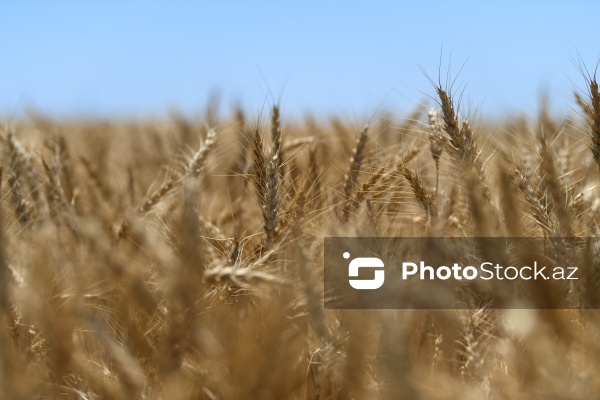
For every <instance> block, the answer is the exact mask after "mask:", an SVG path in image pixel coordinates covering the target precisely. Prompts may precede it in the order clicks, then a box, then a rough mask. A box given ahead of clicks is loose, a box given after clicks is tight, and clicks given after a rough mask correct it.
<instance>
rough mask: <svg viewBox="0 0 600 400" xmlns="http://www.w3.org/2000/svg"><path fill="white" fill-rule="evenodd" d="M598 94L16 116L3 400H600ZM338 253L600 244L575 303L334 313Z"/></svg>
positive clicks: (0, 133)
mask: <svg viewBox="0 0 600 400" xmlns="http://www.w3.org/2000/svg"><path fill="white" fill-rule="evenodd" d="M584 77H586V78H587V79H586V80H585V84H586V86H585V90H583V91H580V92H578V93H577V94H576V95H575V98H574V102H573V103H574V104H573V110H574V112H573V113H572V115H571V116H570V117H566V118H565V117H556V116H554V115H552V113H551V112H550V111H549V108H548V106H547V104H545V103H542V104H541V105H540V112H539V115H537V116H533V117H526V116H522V117H519V116H507V117H506V118H504V119H495V120H491V119H490V120H486V119H485V118H479V117H478V116H477V115H468V113H467V114H463V112H464V111H465V110H463V109H461V104H460V101H459V97H458V96H457V95H456V94H455V93H453V91H452V88H451V87H448V86H443V85H439V84H434V87H433V90H430V92H431V93H430V94H431V96H432V98H431V101H430V102H429V104H428V106H418V107H416V108H415V109H414V110H412V111H410V112H408V113H405V114H401V115H392V114H381V115H379V116H377V117H374V118H372V119H371V120H370V121H365V122H368V124H366V125H364V126H356V125H355V124H350V123H347V122H345V121H344V120H343V119H339V118H330V119H324V118H321V119H318V118H310V117H307V118H305V119H304V120H295V121H293V120H290V121H287V120H286V118H285V110H281V115H280V110H279V108H278V107H277V106H273V107H272V108H271V109H269V110H263V111H262V112H261V113H259V114H247V113H245V112H244V111H242V110H233V112H232V113H231V114H230V115H228V116H227V117H219V116H217V115H216V114H209V115H207V116H206V118H205V119H203V120H192V119H190V118H186V117H184V116H181V115H178V114H173V115H172V116H171V118H163V119H156V120H147V121H141V122H140V121H138V122H126V121H110V120H96V121H93V120H80V121H68V120H54V119H52V118H50V117H46V116H44V115H43V114H38V113H31V114H30V115H29V117H28V118H24V119H20V120H11V121H5V122H4V123H3V124H2V127H1V130H0V151H1V152H2V164H1V167H2V169H1V175H0V176H1V181H0V195H1V197H0V199H1V216H0V222H1V223H0V227H1V230H2V232H3V235H1V237H2V243H1V246H0V248H1V254H0V271H1V274H0V277H1V279H0V282H1V289H0V294H1V297H0V318H1V319H2V324H1V325H0V327H1V329H0V347H1V349H2V350H1V351H0V369H1V371H2V372H1V373H0V379H1V380H2V381H1V382H0V393H1V395H0V398H3V399H33V398H65V399H71V398H72V399H136V398H140V399H323V400H324V399H408V400H414V399H594V398H600V379H599V378H598V377H599V376H600V339H599V337H600V315H599V314H598V313H597V311H596V310H594V309H589V308H590V307H589V304H596V303H595V301H597V299H598V296H599V293H600V292H599V291H600V260H599V259H598V258H597V254H596V251H595V247H594V243H595V241H594V240H593V238H595V237H597V236H598V235H599V234H600V232H599V226H598V221H600V215H599V213H600V200H599V196H598V194H599V193H600V189H599V188H598V182H600V174H599V167H598V165H599V164H600V94H599V92H598V85H597V83H596V80H595V77H594V76H593V75H590V74H585V75H584ZM249 115H251V116H249ZM330 236H406V237H427V236H432V237H440V236H447V237H486V236H491V237H505V236H506V237H509V236H510V237H547V238H590V239H588V241H587V244H588V245H587V246H584V247H583V248H575V247H569V246H570V245H569V243H570V242H568V241H565V242H564V245H565V246H567V247H566V249H567V250H566V251H573V252H575V251H581V252H583V253H585V254H587V255H588V257H587V258H585V263H582V265H581V267H582V268H583V269H584V271H585V273H586V277H587V281H586V285H585V288H586V290H585V291H583V292H581V293H572V290H570V289H569V287H560V288H558V289H557V291H556V293H546V294H545V295H547V296H550V297H552V296H557V297H563V296H566V297H569V296H570V297H569V298H571V297H572V298H573V299H577V300H573V301H577V303H576V304H573V306H572V307H571V309H560V310H552V309H544V310H541V309H521V310H519V309H510V308H509V309H492V308H489V307H485V306H482V307H479V308H473V309H464V310H415V309H407V310H334V309H326V308H324V307H323V301H324V298H325V297H326V296H327V294H326V293H323V238H324V237H330ZM573 246H574V245H573ZM474 251H475V250H474ZM585 254H584V255H585ZM549 257H550V258H552V257H555V258H556V257H558V256H557V255H556V254H554V253H553V254H550V255H549ZM557 262H558V261H557ZM540 295H542V294H540ZM423 296H427V293H423ZM586 305H588V306H587V307H586Z"/></svg>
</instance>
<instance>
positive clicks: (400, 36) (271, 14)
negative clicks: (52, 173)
mask: <svg viewBox="0 0 600 400" xmlns="http://www.w3.org/2000/svg"><path fill="white" fill-rule="evenodd" d="M599 11H600V3H598V2H594V1H579V2H568V3H567V2H552V1H544V2H536V1H504V2H477V3H476V2H467V1H452V2H448V1H419V2H416V1H414V2H405V1H395V2H392V1H389V2H385V1H374V2H368V3H367V2H358V1H343V2H342V1H331V2H327V3H326V4H324V2H317V1H303V2H294V3H290V2H266V1H252V2H242V1H238V2H233V1H220V2H183V1H181V2H177V3H175V2H158V1H156V2H154V1H152V2H148V1H144V2H142V1H127V2H116V1H114V2H110V1H106V2H95V3H94V4H92V3H91V2H80V3H78V2H72V1H53V2H41V1H39V2H34V1H31V2H16V1H13V2H8V1H4V2H2V3H0V15H1V16H2V19H1V21H2V22H1V23H0V54H1V57H0V115H1V116H3V117H9V118H10V117H15V116H18V115H20V114H21V113H23V112H24V111H25V110H28V109H34V110H38V111H40V112H43V113H47V114H49V115H52V116H56V117H68V116H111V117H116V116H127V117H140V118H143V117H145V116H148V115H157V114H159V115H160V114H161V113H165V112H167V111H168V110H173V109H177V110H179V111H180V112H182V113H184V114H194V113H197V112H201V111H202V110H203V109H204V108H205V107H206V104H207V103H208V102H209V99H211V98H212V99H213V101H214V102H215V103H216V102H217V100H218V102H219V103H220V104H221V105H222V107H223V108H224V109H229V108H230V107H231V106H234V105H241V106H242V107H243V108H244V109H246V110H247V111H248V112H251V113H257V112H259V111H260V110H261V109H262V108H263V107H265V109H266V110H268V109H269V107H270V105H272V104H273V102H280V104H281V107H282V111H283V112H284V113H285V114H286V115H288V116H302V115H303V114H304V113H307V112H310V113H312V114H315V115H322V116H327V115H330V114H337V115H341V116H346V117H348V118H349V119H354V118H362V117H363V116H369V115H373V114H375V113H378V112H382V111H385V112H388V111H391V112H396V111H406V110H409V109H411V108H413V107H414V106H416V105H417V104H418V103H419V102H422V101H426V100H427V95H430V96H433V95H434V94H435V92H434V91H433V88H432V86H431V84H430V83H429V82H428V80H427V78H426V76H425V74H424V72H423V71H425V72H426V73H427V74H429V75H430V76H431V77H432V78H433V79H434V80H435V81H437V79H438V73H439V71H441V79H442V82H445V81H446V76H447V73H448V72H449V76H450V77H451V79H454V78H456V83H455V86H454V88H455V92H456V93H460V91H462V90H464V97H463V105H464V106H463V107H465V106H466V107H468V108H469V109H471V110H472V111H477V112H478V113H479V114H480V115H484V116H489V115H492V116H493V115H505V114H506V113H517V112H522V113H535V112H536V110H537V108H538V104H539V98H540V96H541V95H542V94H544V93H545V94H547V95H548V96H549V98H550V99H551V103H552V104H551V108H552V109H554V110H559V111H564V112H570V111H571V107H573V104H574V101H573V90H574V89H575V88H576V87H577V86H580V87H583V85H584V83H583V78H582V76H581V74H580V72H579V71H578V69H577V68H576V66H575V65H574V63H573V59H574V58H577V57H579V55H580V56H581V58H582V60H583V61H584V62H585V63H586V64H587V66H588V67H589V68H590V69H591V70H593V69H594V67H595V65H596V62H597V61H598V60H599V54H600V53H599V52H600V42H599V41H598V24H597V21H598V15H599V14H600V13H599ZM461 67H462V70H461ZM421 68H422V69H423V71H422V70H421ZM459 71H460V73H459ZM429 101H430V103H431V104H432V103H433V102H432V101H431V100H429Z"/></svg>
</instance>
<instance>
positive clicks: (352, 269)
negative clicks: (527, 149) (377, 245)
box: [343, 252, 385, 290]
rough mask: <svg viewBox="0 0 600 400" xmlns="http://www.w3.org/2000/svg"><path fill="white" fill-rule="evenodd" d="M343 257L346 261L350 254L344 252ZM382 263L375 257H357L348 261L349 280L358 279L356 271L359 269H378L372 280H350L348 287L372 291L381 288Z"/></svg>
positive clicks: (383, 275)
mask: <svg viewBox="0 0 600 400" xmlns="http://www.w3.org/2000/svg"><path fill="white" fill-rule="evenodd" d="M343 257H344V258H345V259H346V260H347V259H349V258H350V253H348V252H345V253H344V254H343ZM383 267H384V265H383V261H381V259H379V258H376V257H357V258H355V259H353V260H352V261H350V264H349V265H348V276H349V277H351V278H356V277H358V271H359V269H361V268H378V269H376V270H375V271H374V272H375V277H374V278H373V279H350V280H349V281H348V282H349V283H350V286H352V287H353V288H354V289H358V290H373V289H379V288H380V287H381V286H383V282H384V280H385V273H384V271H383Z"/></svg>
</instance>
